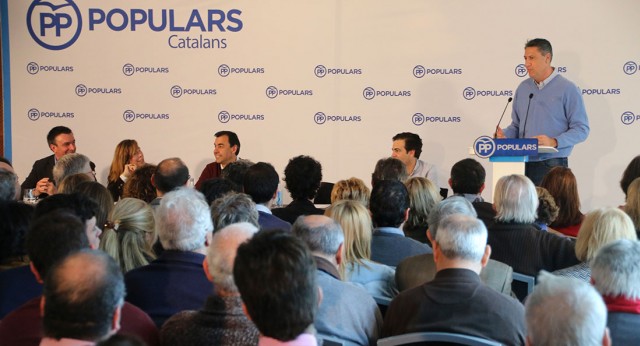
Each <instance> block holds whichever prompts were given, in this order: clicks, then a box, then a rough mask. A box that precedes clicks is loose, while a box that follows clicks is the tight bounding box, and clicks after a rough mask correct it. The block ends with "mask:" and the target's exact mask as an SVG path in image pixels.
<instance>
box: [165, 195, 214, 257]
mask: <svg viewBox="0 0 640 346" xmlns="http://www.w3.org/2000/svg"><path fill="white" fill-rule="evenodd" d="M155 216H156V230H157V231H158V237H159V238H160V243H161V244H162V247H163V248H164V249H165V250H179V251H196V250H199V249H201V248H202V247H203V246H204V242H205V237H206V235H207V232H211V231H212V230H213V223H212V222H211V216H210V215H209V207H208V206H207V202H206V201H205V199H204V196H203V195H202V194H201V193H200V192H198V191H196V190H194V189H192V188H189V187H182V188H178V189H176V190H174V191H172V192H169V193H167V194H166V195H164V197H163V198H162V201H161V202H160V205H159V206H158V207H157V209H156V214H155Z"/></svg>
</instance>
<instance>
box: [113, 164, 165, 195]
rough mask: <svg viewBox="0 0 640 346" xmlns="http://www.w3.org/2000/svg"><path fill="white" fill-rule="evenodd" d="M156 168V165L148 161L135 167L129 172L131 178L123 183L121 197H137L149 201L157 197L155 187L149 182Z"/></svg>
mask: <svg viewBox="0 0 640 346" xmlns="http://www.w3.org/2000/svg"><path fill="white" fill-rule="evenodd" d="M157 168H158V167H157V166H156V165H150V164H148V163H147V164H145V165H144V166H142V167H137V168H136V170H135V171H134V172H133V173H132V174H131V178H129V179H128V180H127V182H126V183H124V186H123V187H122V196H121V198H137V199H141V200H143V201H145V202H147V203H151V202H152V201H153V200H154V199H155V198H156V197H157V195H156V188H155V186H153V183H151V177H152V176H153V173H155V171H156V169H157Z"/></svg>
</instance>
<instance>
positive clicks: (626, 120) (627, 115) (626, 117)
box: [620, 112, 636, 125]
mask: <svg viewBox="0 0 640 346" xmlns="http://www.w3.org/2000/svg"><path fill="white" fill-rule="evenodd" d="M620 120H622V123H623V124H625V125H631V124H633V122H634V121H635V120H636V116H635V115H634V114H633V113H631V112H624V113H622V116H621V117H620Z"/></svg>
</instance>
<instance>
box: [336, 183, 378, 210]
mask: <svg viewBox="0 0 640 346" xmlns="http://www.w3.org/2000/svg"><path fill="white" fill-rule="evenodd" d="M369 197H371V190H369V188H368V187H367V185H365V184H364V181H362V180H361V179H358V178H349V179H347V180H340V181H338V182H337V183H335V184H334V185H333V189H331V203H334V202H336V201H341V200H343V199H348V200H352V201H358V202H360V203H362V205H364V206H365V207H368V206H369Z"/></svg>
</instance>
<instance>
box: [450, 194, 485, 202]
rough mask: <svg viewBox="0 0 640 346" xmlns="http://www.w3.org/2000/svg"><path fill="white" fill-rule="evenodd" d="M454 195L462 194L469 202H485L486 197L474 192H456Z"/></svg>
mask: <svg viewBox="0 0 640 346" xmlns="http://www.w3.org/2000/svg"><path fill="white" fill-rule="evenodd" d="M453 195H454V196H460V197H464V199H466V200H467V201H469V203H479V202H484V199H483V198H482V196H480V194H474V193H455V194H453Z"/></svg>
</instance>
